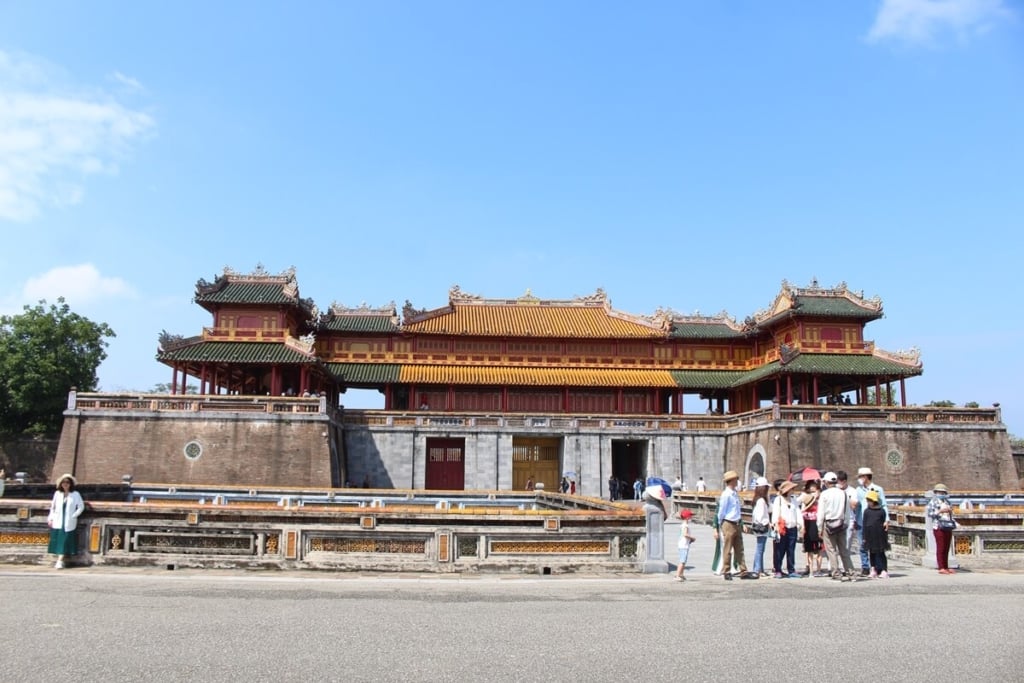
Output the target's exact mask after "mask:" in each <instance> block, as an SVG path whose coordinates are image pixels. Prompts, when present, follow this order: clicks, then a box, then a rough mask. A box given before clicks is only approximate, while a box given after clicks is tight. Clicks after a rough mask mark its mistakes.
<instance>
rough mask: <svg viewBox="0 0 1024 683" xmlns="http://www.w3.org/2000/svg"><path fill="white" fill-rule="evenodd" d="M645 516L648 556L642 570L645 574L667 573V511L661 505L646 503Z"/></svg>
mask: <svg viewBox="0 0 1024 683" xmlns="http://www.w3.org/2000/svg"><path fill="white" fill-rule="evenodd" d="M644 517H645V525H644V531H645V533H646V535H647V544H646V545H647V557H646V558H644V564H643V567H641V571H642V572H643V573H644V574H665V573H667V572H668V562H666V561H665V512H664V510H663V509H662V508H661V506H659V505H652V504H650V503H644Z"/></svg>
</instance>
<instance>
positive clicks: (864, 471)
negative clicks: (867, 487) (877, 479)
mask: <svg viewBox="0 0 1024 683" xmlns="http://www.w3.org/2000/svg"><path fill="white" fill-rule="evenodd" d="M865 474H866V475H867V476H869V477H873V476H875V475H874V474H873V473H872V472H871V468H870V467H861V468H860V469H859V470H857V476H858V477H859V476H862V475H865Z"/></svg>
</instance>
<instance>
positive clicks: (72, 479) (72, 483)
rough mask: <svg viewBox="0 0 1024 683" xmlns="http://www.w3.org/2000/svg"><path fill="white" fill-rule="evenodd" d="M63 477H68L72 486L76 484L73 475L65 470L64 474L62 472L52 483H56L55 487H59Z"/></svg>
mask: <svg viewBox="0 0 1024 683" xmlns="http://www.w3.org/2000/svg"><path fill="white" fill-rule="evenodd" d="M65 479H70V480H71V485H72V486H78V482H77V481H75V478H74V477H73V476H71V474H69V473H67V472H65V473H64V474H62V475H60V476H59V477H57V481H55V482H54V484H56V485H57V488H60V483H61V482H62V481H64V480H65Z"/></svg>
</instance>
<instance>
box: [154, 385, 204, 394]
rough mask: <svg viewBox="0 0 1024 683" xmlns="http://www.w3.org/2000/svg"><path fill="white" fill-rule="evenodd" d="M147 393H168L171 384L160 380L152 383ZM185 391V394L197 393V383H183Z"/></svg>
mask: <svg viewBox="0 0 1024 683" xmlns="http://www.w3.org/2000/svg"><path fill="white" fill-rule="evenodd" d="M148 393H150V394H169V393H171V385H170V384H167V383H164V382H161V383H160V384H154V385H153V388H152V389H150V390H149V392H148ZM185 393H186V394H198V393H199V385H197V384H186V385H185Z"/></svg>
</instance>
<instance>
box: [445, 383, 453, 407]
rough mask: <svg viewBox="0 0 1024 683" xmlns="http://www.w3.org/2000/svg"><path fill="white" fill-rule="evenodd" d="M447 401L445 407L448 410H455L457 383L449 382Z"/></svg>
mask: <svg viewBox="0 0 1024 683" xmlns="http://www.w3.org/2000/svg"><path fill="white" fill-rule="evenodd" d="M445 402H446V403H447V406H446V407H445V410H447V411H452V410H455V385H454V384H449V385H448V395H447V397H446V398H445Z"/></svg>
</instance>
